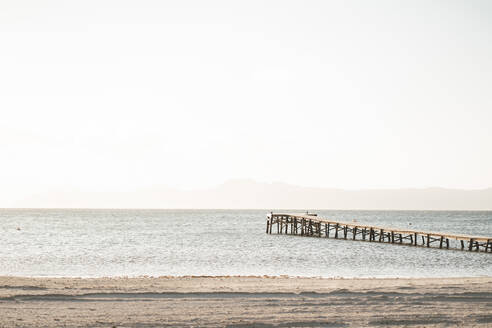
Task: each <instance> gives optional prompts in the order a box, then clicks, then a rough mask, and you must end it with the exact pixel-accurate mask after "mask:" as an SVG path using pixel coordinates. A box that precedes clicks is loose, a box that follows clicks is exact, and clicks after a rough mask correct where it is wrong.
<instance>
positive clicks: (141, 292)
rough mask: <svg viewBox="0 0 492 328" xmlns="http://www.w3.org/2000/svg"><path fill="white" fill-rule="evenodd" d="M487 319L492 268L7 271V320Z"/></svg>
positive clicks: (1, 295)
mask: <svg viewBox="0 0 492 328" xmlns="http://www.w3.org/2000/svg"><path fill="white" fill-rule="evenodd" d="M366 326H371V327H372V326H373V327H381V326H398V327H406V326H408V327H490V326H492V277H484V278H445V279H323V278H292V277H159V278H147V277H142V278H95V279H82V278H20V277H0V327H366Z"/></svg>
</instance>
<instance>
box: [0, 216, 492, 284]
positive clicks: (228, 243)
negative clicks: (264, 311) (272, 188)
mask: <svg viewBox="0 0 492 328" xmlns="http://www.w3.org/2000/svg"><path fill="white" fill-rule="evenodd" d="M315 212H317V213H318V214H319V215H321V216H323V217H327V218H332V219H334V220H340V221H347V222H348V221H352V220H353V219H356V220H357V221H358V222H361V223H367V224H374V225H380V226H391V227H401V228H406V227H409V223H411V228H412V229H422V230H430V231H442V232H454V233H465V234H475V235H485V236H492V212H435V211H315ZM265 216H266V211H265V210H240V211H237V210H14V209H4V210H0V223H1V225H0V275H15V276H64V277H102V276H141V275H149V276H161V275H291V276H322V277H453V276H470V277H471V276H490V275H492V254H484V253H469V252H462V251H441V250H436V249H425V248H415V247H400V246H394V245H387V244H379V243H364V242H353V241H345V240H334V239H319V238H303V237H295V236H285V235H267V234H265V222H266V218H265ZM17 228H20V230H18V229H17Z"/></svg>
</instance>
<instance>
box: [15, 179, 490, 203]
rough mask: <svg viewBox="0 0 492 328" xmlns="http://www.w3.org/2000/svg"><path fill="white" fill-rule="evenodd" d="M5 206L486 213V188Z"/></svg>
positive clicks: (280, 190) (96, 197) (171, 193)
mask: <svg viewBox="0 0 492 328" xmlns="http://www.w3.org/2000/svg"><path fill="white" fill-rule="evenodd" d="M10 207H34V208H183V209H189V208H200V209H221V208H224V209H272V210H273V209H303V210H304V209H305V210H308V209H388V210H492V188H489V189H482V190H459V189H444V188H423V189H374V190H342V189H328V188H310V187H300V186H294V185H289V184H284V183H259V182H255V181H252V180H231V181H228V182H226V183H224V184H221V185H219V186H217V187H215V188H211V189H206V190H192V191H184V190H176V189H169V188H155V189H148V190H140V191H136V192H78V191H60V192H50V193H45V194H40V195H34V196H32V197H29V198H27V199H24V200H22V201H19V202H17V203H15V204H12V206H10Z"/></svg>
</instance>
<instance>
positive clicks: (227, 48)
mask: <svg viewBox="0 0 492 328" xmlns="http://www.w3.org/2000/svg"><path fill="white" fill-rule="evenodd" d="M232 178H252V179H256V180H259V181H265V182H269V181H282V182H286V183H292V184H298V185H305V186H319V187H338V188H349V189H357V188H400V187H429V186H441V187H453V188H485V187H491V186H492V2H490V1H393V0H390V1H250V0H249V1H142V0H138V1H101V0H98V1H19V0H14V1H7V0H2V1H0V198H2V199H3V200H7V201H8V200H14V199H19V198H22V197H23V196H25V195H28V194H32V193H35V192H42V191H47V190H55V189H58V190H59V189H77V190H86V191H88V190H111V191H115V190H116V191H118V190H121V191H126V190H135V189H140V188H148V187H152V186H169V187H178V188H206V187H209V186H213V185H217V184H220V183H222V182H223V181H225V180H228V179H232Z"/></svg>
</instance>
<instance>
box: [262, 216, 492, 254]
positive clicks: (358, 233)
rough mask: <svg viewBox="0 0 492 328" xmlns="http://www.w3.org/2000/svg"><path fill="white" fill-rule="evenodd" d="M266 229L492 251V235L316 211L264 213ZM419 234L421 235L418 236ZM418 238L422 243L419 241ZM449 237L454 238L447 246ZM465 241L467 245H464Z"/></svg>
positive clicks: (288, 232)
mask: <svg viewBox="0 0 492 328" xmlns="http://www.w3.org/2000/svg"><path fill="white" fill-rule="evenodd" d="M266 223H267V225H266V232H267V233H269V234H271V233H272V228H273V226H274V225H275V224H276V225H277V229H276V230H277V233H278V234H290V235H299V236H309V237H325V238H329V237H330V232H331V231H334V235H333V237H334V238H336V239H337V238H343V239H348V238H347V237H348V234H349V233H350V234H351V237H352V238H351V239H352V240H360V241H370V242H375V241H377V242H381V243H390V244H399V245H408V246H421V247H434V246H431V245H433V243H437V245H438V246H437V245H436V246H435V247H434V248H440V249H450V248H452V249H461V250H465V249H467V250H468V251H474V252H479V251H480V252H485V253H492V237H481V236H468V235H457V234H448V233H439V232H424V231H417V230H408V229H406V230H401V229H394V228H381V227H375V226H368V225H362V224H359V223H343V222H337V221H330V220H326V219H322V218H319V217H318V216H317V215H316V214H280V213H270V214H268V215H267V222H266ZM419 236H420V237H421V238H419ZM419 239H421V241H422V243H419ZM450 240H451V241H455V243H453V245H452V246H455V247H450ZM465 243H466V244H467V246H468V247H466V248H465Z"/></svg>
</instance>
